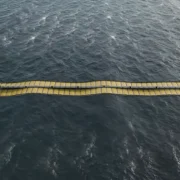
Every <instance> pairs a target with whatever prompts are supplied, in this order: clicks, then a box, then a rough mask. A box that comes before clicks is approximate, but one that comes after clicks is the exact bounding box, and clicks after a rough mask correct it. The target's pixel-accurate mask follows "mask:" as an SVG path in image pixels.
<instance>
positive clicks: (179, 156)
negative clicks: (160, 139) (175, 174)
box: [172, 145, 180, 170]
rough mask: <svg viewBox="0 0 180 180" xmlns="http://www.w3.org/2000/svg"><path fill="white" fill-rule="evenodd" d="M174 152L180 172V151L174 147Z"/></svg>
mask: <svg viewBox="0 0 180 180" xmlns="http://www.w3.org/2000/svg"><path fill="white" fill-rule="evenodd" d="M172 151H173V156H174V159H175V161H176V163H177V166H178V170H180V155H178V154H179V153H177V151H178V150H177V148H176V147H175V146H173V145H172Z"/></svg>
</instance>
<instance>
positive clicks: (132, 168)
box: [129, 161, 136, 174]
mask: <svg viewBox="0 0 180 180" xmlns="http://www.w3.org/2000/svg"><path fill="white" fill-rule="evenodd" d="M129 165H130V168H131V172H132V173H133V174H135V170H136V164H135V163H134V162H133V161H131V162H130V164H129Z"/></svg>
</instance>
